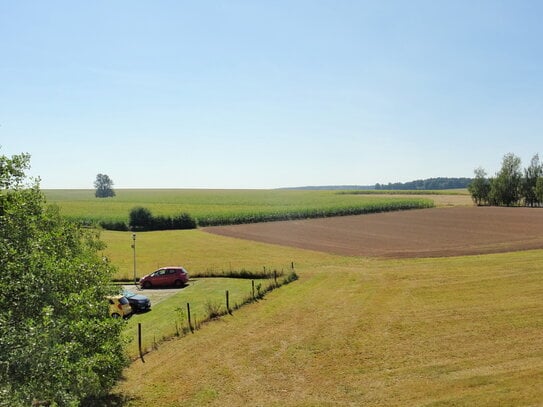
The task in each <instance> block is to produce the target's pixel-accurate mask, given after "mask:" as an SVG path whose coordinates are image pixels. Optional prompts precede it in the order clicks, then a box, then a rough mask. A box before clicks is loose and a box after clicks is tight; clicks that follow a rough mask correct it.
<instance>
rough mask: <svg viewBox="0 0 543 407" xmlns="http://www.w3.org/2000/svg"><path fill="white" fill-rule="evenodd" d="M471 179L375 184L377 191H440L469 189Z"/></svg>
mask: <svg viewBox="0 0 543 407" xmlns="http://www.w3.org/2000/svg"><path fill="white" fill-rule="evenodd" d="M471 181H472V179H471V178H446V177H439V178H428V179H419V180H415V181H410V182H395V183H393V184H392V183H390V182H389V183H388V184H379V183H377V184H375V189H377V190H411V191H414V190H438V189H459V188H467V187H468V185H469V184H470V183H471Z"/></svg>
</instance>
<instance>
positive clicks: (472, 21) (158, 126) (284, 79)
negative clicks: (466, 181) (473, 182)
mask: <svg viewBox="0 0 543 407" xmlns="http://www.w3.org/2000/svg"><path fill="white" fill-rule="evenodd" d="M542 17H543V2H540V1H417V0H414V1H341V0H335V1H334V0H330V1H319V0H314V1H296V0H290V1H271V0H269V1H255V0H253V1H249V0H247V1H238V0H232V1H226V0H223V1H219V0H217V1H191V2H189V1H174V0H172V1H164V0H154V1H134V0H131V1H125V0H115V1H111V0H107V1H92V2H74V1H54V0H50V1H38V0H36V1H25V0H21V1H9V0H0V85H1V86H0V146H1V150H0V154H5V155H12V154H17V153H21V152H28V153H30V154H31V156H32V158H31V165H32V169H31V171H30V174H31V175H33V176H40V177H41V186H42V188H92V187H93V182H94V180H95V178H96V174H98V173H105V174H108V175H109V176H110V177H111V178H112V179H113V181H114V183H115V184H114V187H115V188H149V187H156V188H275V187H287V186H303V185H345V184H357V185H373V184H375V183H376V182H379V183H388V182H405V181H411V180H414V179H421V178H430V177H439V176H446V177H471V176H472V175H473V170H474V169H475V168H476V167H479V166H481V167H483V168H485V169H486V170H487V172H488V173H489V175H493V174H494V173H495V172H496V171H497V170H498V169H499V166H500V163H501V159H502V157H503V156H504V155H505V154H506V153H508V152H512V153H515V154H516V155H518V156H519V157H521V159H522V163H523V166H528V164H529V160H530V159H531V157H532V156H533V155H534V154H536V153H543V149H542V148H541V147H542V143H541V140H543V138H542V134H543V131H542V130H543V97H542V95H543V41H542V38H543V24H541V18H542Z"/></svg>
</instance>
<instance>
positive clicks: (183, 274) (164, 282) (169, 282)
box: [140, 267, 189, 288]
mask: <svg viewBox="0 0 543 407" xmlns="http://www.w3.org/2000/svg"><path fill="white" fill-rule="evenodd" d="M188 281H189V274H188V273H187V270H185V269H184V268H183V267H162V268H160V269H158V270H157V271H154V272H152V273H151V274H147V275H146V276H143V277H142V278H141V279H140V286H141V288H153V287H165V286H174V287H183V286H184V285H186V284H187V283H188Z"/></svg>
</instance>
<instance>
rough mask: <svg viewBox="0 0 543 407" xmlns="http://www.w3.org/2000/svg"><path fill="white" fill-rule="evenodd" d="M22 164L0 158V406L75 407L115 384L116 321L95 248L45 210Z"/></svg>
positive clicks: (118, 360) (90, 237)
mask: <svg viewBox="0 0 543 407" xmlns="http://www.w3.org/2000/svg"><path fill="white" fill-rule="evenodd" d="M29 160H30V157H29V156H28V155H26V154H21V155H16V156H13V157H11V158H9V157H6V156H0V253H1V255H0V270H1V272H0V406H2V407H4V406H30V405H31V404H38V402H43V404H48V405H57V406H76V405H79V404H80V402H81V401H82V400H85V399H87V400H88V399H89V398H92V397H100V396H102V395H104V394H106V393H107V392H108V390H109V389H110V388H111V386H112V385H113V384H114V383H115V381H116V380H117V378H118V377H119V376H120V373H121V370H122V368H123V367H124V365H125V362H126V359H125V356H124V354H123V349H122V342H121V340H120V339H119V338H120V333H121V329H122V325H123V322H122V321H117V320H114V319H113V318H110V317H109V316H108V304H107V301H106V298H105V297H106V296H107V295H109V294H111V293H112V292H111V290H112V288H110V285H109V282H110V277H111V274H112V271H113V270H112V268H111V266H110V265H109V264H108V263H107V262H105V261H103V259H102V258H101V257H100V256H98V251H99V250H102V249H103V244H102V243H101V242H100V240H99V239H98V236H97V235H96V234H94V233H92V232H89V231H86V230H84V229H81V228H80V227H78V226H77V225H75V224H73V223H70V222H68V221H67V220H65V219H64V218H62V217H61V216H60V214H59V211H58V209H57V208H55V207H52V206H48V205H47V204H46V201H45V197H44V195H43V194H42V193H41V191H40V189H39V182H38V181H36V180H27V179H26V177H25V170H26V169H28V168H29V162H30V161H29Z"/></svg>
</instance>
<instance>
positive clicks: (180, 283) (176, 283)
mask: <svg viewBox="0 0 543 407" xmlns="http://www.w3.org/2000/svg"><path fill="white" fill-rule="evenodd" d="M173 285H175V286H176V287H177V288H181V287H183V285H184V284H183V282H182V281H181V280H175V283H173Z"/></svg>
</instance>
